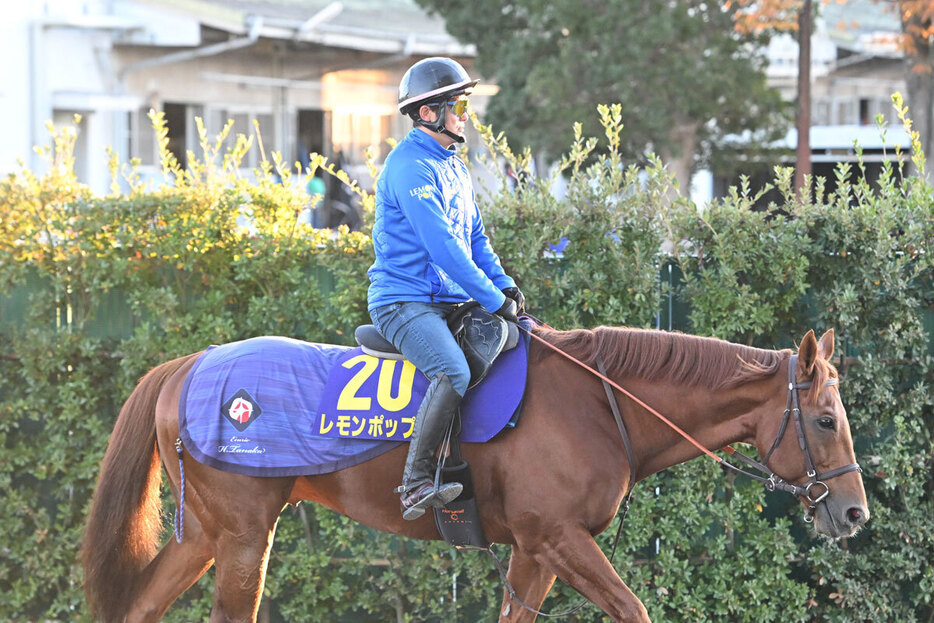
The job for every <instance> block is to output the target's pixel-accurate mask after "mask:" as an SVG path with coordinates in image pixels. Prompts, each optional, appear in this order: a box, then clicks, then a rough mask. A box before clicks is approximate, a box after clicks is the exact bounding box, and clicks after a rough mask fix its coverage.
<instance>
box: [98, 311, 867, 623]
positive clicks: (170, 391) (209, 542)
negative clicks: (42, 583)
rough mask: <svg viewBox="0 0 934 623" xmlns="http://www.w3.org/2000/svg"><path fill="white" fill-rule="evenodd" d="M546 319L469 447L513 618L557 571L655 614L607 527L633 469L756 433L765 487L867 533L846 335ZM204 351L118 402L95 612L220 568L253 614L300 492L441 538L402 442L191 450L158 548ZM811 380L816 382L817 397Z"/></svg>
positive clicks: (369, 520)
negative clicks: (371, 451) (361, 455)
mask: <svg viewBox="0 0 934 623" xmlns="http://www.w3.org/2000/svg"><path fill="white" fill-rule="evenodd" d="M530 333H531V336H532V337H535V340H531V344H530V346H529V351H528V377H527V378H528V380H527V389H526V392H525V397H524V400H523V406H522V411H521V416H520V418H519V420H518V424H517V426H516V427H515V428H513V429H507V430H505V431H503V432H500V433H499V434H498V435H497V436H496V437H494V438H493V439H492V440H490V441H488V442H486V443H465V444H462V448H461V450H462V453H463V457H464V458H465V459H466V460H467V461H468V462H469V464H470V465H471V468H472V471H473V483H474V490H475V495H476V500H477V501H478V505H479V514H480V519H481V523H482V526H483V530H484V532H485V534H486V536H487V537H488V538H489V540H490V541H492V542H495V543H500V544H508V545H510V546H511V555H510V559H509V563H508V569H507V571H506V578H507V579H508V583H509V585H511V587H512V588H513V590H514V592H511V591H509V590H508V588H509V587H508V585H507V589H506V590H504V593H503V598H502V603H501V607H500V610H499V614H498V620H499V622H500V623H507V622H508V623H517V622H529V621H535V620H536V617H537V614H540V613H536V611H535V610H536V609H537V608H540V607H541V604H542V602H543V601H544V599H545V597H546V595H547V594H548V592H549V591H550V589H551V587H552V585H553V583H554V581H555V580H556V578H560V579H561V580H562V581H564V582H565V583H567V584H569V585H570V586H571V587H573V588H574V589H575V590H577V591H578V592H579V593H580V594H581V595H583V596H584V597H585V598H586V599H587V600H589V601H590V602H592V603H593V604H595V605H596V606H597V607H599V608H600V609H601V610H603V612H605V613H606V615H607V616H608V617H609V618H611V619H612V620H613V621H617V622H621V621H627V622H648V621H649V617H648V614H647V611H646V608H645V606H644V605H643V604H642V602H641V601H640V600H639V599H638V597H636V595H635V594H634V593H633V591H632V590H631V589H630V588H629V587H628V586H627V585H626V584H625V583H624V582H623V580H622V579H620V577H619V575H618V574H617V572H616V570H615V569H614V568H613V566H612V565H611V563H610V562H609V561H608V559H607V558H606V556H605V555H604V553H603V552H602V551H601V549H600V548H599V547H598V545H597V543H596V542H595V541H594V537H595V535H598V534H600V533H601V532H603V531H604V530H605V529H606V528H607V527H608V526H609V525H610V523H611V522H612V521H613V519H614V517H615V516H616V514H617V512H618V510H619V508H620V505H621V503H622V501H623V500H624V498H625V497H626V496H627V494H628V493H629V492H630V489H631V487H632V483H634V482H637V481H639V480H642V479H644V478H646V477H648V476H650V475H651V474H654V473H656V472H659V471H661V470H664V469H666V468H668V467H671V466H673V465H676V464H679V463H682V462H684V461H687V460H690V459H692V458H695V457H698V456H701V455H702V453H703V452H705V451H709V450H705V449H718V448H723V447H724V446H727V445H728V444H733V443H737V442H741V443H747V444H752V445H753V446H755V447H756V449H757V450H758V452H759V455H760V456H764V457H766V458H765V459H764V460H763V463H758V462H755V461H752V459H750V461H752V462H753V463H755V464H756V465H759V466H761V467H763V468H765V469H767V470H768V471H769V472H771V475H770V477H769V478H768V479H763V480H765V481H766V482H767V487H769V488H779V489H784V490H786V491H789V492H791V493H792V494H794V495H796V496H797V497H798V498H799V499H800V501H801V502H802V504H803V505H804V506H805V507H807V508H808V509H809V514H811V515H812V516H813V527H814V529H815V530H816V531H817V532H818V533H820V534H823V535H826V536H827V537H830V538H834V539H836V538H841V537H847V536H851V535H853V534H855V533H856V532H857V531H858V529H859V528H860V527H861V526H862V525H863V524H864V523H865V522H866V521H867V520H868V518H869V511H868V508H867V501H866V494H865V491H864V489H863V482H862V478H861V475H860V472H859V469H858V466H857V465H856V463H855V457H854V450H853V442H852V439H851V436H850V429H849V423H848V421H847V415H846V411H845V409H844V407H843V404H842V402H841V399H840V393H839V390H838V386H837V384H836V381H837V371H836V369H835V367H834V366H833V364H832V360H831V358H832V355H833V349H834V335H833V331H832V330H830V331H827V332H826V333H825V334H824V335H823V336H822V337H821V338H820V340H818V339H817V338H816V337H815V334H814V332H813V331H810V332H808V333H807V334H806V335H805V336H804V338H803V339H802V340H801V342H800V345H799V347H798V350H797V354H795V353H794V352H793V351H792V350H789V349H785V350H767V349H757V348H753V347H749V346H744V345H738V344H733V343H730V342H727V341H722V340H719V339H716V338H707V337H697V336H691V335H687V334H682V333H670V332H665V331H657V330H642V329H630V328H620V327H598V328H596V329H577V330H571V331H559V330H554V329H550V328H547V327H536V328H534V329H533V330H532V331H531V332H530ZM556 351H558V352H556ZM559 353H563V354H565V355H566V356H561V355H560V354H559ZM198 355H199V353H195V354H191V355H187V356H183V357H180V358H178V359H175V360H173V361H169V362H166V363H163V364H161V365H159V366H157V367H156V368H154V369H152V370H151V371H150V372H148V373H147V374H146V375H145V376H144V377H143V378H142V379H141V380H140V382H139V384H138V385H137V387H136V389H135V390H134V391H133V392H132V394H131V395H130V397H129V398H128V399H127V401H126V403H125V404H124V405H123V407H122V408H121V410H120V413H119V415H118V418H117V421H116V424H115V427H114V430H113V433H112V435H111V438H110V441H109V444H108V447H107V450H106V453H105V456H104V458H103V460H102V464H101V470H100V476H99V482H98V484H97V487H96V490H95V493H94V497H93V502H92V506H91V510H90V512H89V519H88V522H87V526H86V531H85V535H84V542H83V545H82V550H81V557H82V562H83V566H84V574H85V575H84V577H85V591H86V594H87V599H88V605H89V609H90V611H91V612H92V614H93V615H94V616H95V617H97V618H98V619H99V620H103V621H107V622H110V621H126V622H127V623H137V622H144V621H158V620H159V619H160V618H161V617H162V615H163V614H164V613H165V612H166V611H167V610H168V608H169V607H170V606H171V604H172V603H173V602H174V601H175V599H176V598H178V597H179V596H180V595H181V594H182V593H183V592H184V591H185V590H186V589H188V588H189V587H190V586H191V585H192V584H193V583H194V582H195V581H196V580H198V578H199V577H201V575H202V574H203V573H205V571H207V570H208V569H209V568H210V567H211V565H212V564H213V565H214V566H215V568H216V583H215V590H214V601H213V609H212V615H211V619H210V620H211V621H212V622H219V621H255V620H256V616H257V612H258V608H259V602H260V597H261V595H262V590H263V582H264V577H265V572H266V566H267V562H268V558H269V552H270V549H271V545H272V541H273V535H274V532H275V528H276V523H277V521H278V518H279V515H280V513H281V512H282V510H283V509H284V507H285V506H286V504H289V503H292V504H295V503H298V502H299V501H301V500H311V501H314V502H317V503H319V504H323V505H324V506H326V507H328V508H330V509H333V510H334V511H337V512H338V513H341V514H343V515H346V516H347V517H350V518H351V519H354V520H356V521H358V522H361V523H363V524H366V525H368V526H370V527H372V528H375V529H377V530H382V531H385V532H389V533H393V534H397V535H403V536H406V537H411V538H415V539H439V538H440V537H439V534H438V531H437V528H436V526H435V524H434V522H433V521H432V519H431V517H430V515H431V513H428V514H426V515H425V516H423V517H421V518H419V519H417V520H415V521H404V520H403V519H402V516H401V514H400V510H399V500H398V497H397V495H395V494H394V493H393V488H394V486H395V485H396V484H397V481H398V479H399V477H400V474H401V473H402V467H403V463H404V461H405V456H406V450H407V448H406V447H405V444H400V445H399V446H397V447H394V448H393V449H392V450H390V451H389V452H386V453H384V454H381V455H379V456H377V457H376V458H372V459H369V460H367V461H365V462H363V463H360V464H358V465H355V466H353V467H349V468H346V469H341V470H339V471H334V472H331V473H325V474H320V475H315V476H290V477H275V478H261V477H252V476H244V475H239V474H235V473H230V472H226V471H220V470H217V469H214V468H212V467H209V466H207V465H204V464H200V463H198V462H196V461H195V460H194V459H193V458H192V457H190V456H187V455H186V456H185V457H184V463H183V468H184V474H185V479H186V480H185V486H186V488H187V491H186V492H185V498H184V501H185V505H186V508H185V524H184V539H183V540H182V542H181V543H179V542H177V541H176V539H169V540H168V543H166V544H165V545H164V546H163V547H162V548H161V550H160V551H158V552H157V551H156V549H157V544H158V537H159V532H160V528H161V526H160V521H159V511H160V508H159V506H160V497H159V490H160V483H161V479H162V475H161V474H162V470H163V469H164V470H165V473H166V474H167V475H168V480H169V484H170V488H171V492H172V495H173V496H174V498H175V500H176V503H178V500H179V489H180V485H181V482H182V481H181V479H180V471H181V470H180V465H179V460H178V459H177V453H176V448H175V445H174V444H175V442H176V439H177V438H178V436H179V416H178V405H179V396H180V392H181V388H182V385H183V382H184V381H185V378H186V374H187V372H188V370H189V369H190V368H191V367H192V365H193V363H194V361H195V360H196V358H197V357H198ZM592 366H597V367H601V370H605V374H606V377H608V380H609V381H611V382H612V383H613V387H614V389H613V390H612V395H611V397H613V398H618V399H619V400H618V404H619V405H621V408H620V409H619V414H620V416H621V424H622V425H624V427H625V430H627V431H628V432H629V437H630V439H629V442H628V443H624V440H623V439H622V437H624V436H625V434H623V435H621V430H622V429H621V427H618V425H617V423H616V420H615V418H614V416H613V414H612V411H613V410H614V408H611V406H610V402H611V401H610V400H608V394H610V390H607V389H606V387H605V385H604V382H603V380H601V379H600V378H598V375H595V374H593V373H592ZM798 388H802V389H805V388H806V389H807V391H806V392H802V398H801V401H800V404H799V401H798V392H797V389H798ZM620 390H624V391H625V392H626V393H625V394H624V393H622V392H621V391H620ZM792 394H793V395H794V400H793V401H792ZM614 402H615V400H614ZM655 410H657V411H655ZM790 412H795V413H794V414H795V423H794V426H792V425H790V424H789V413H790ZM783 413H784V417H783ZM661 414H664V415H663V416H662V415H661ZM663 418H664V419H663ZM665 419H667V420H668V422H666V421H664V420H665ZM794 429H796V430H797V435H796V434H795V433H792V432H791V430H794ZM802 439H804V440H805V443H802ZM627 447H629V448H631V449H630V450H629V451H628V452H627V450H626V448H627ZM713 456H719V455H713ZM831 479H832V480H831ZM532 483H534V485H533V484H532ZM769 484H771V486H769ZM818 484H819V485H821V487H820V488H818V489H816V490H815V489H814V485H818ZM542 492H544V493H545V494H544V495H543V494H542Z"/></svg>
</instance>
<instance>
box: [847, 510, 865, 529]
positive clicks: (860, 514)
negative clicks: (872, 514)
mask: <svg viewBox="0 0 934 623" xmlns="http://www.w3.org/2000/svg"><path fill="white" fill-rule="evenodd" d="M846 518H847V520H848V521H849V522H850V523H851V524H852V525H854V526H859V525H862V524H864V523H866V511H865V510H863V509H862V508H860V507H859V506H853V507H851V508H850V509H849V510H848V511H847V512H846Z"/></svg>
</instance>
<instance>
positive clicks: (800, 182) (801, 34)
mask: <svg viewBox="0 0 934 623" xmlns="http://www.w3.org/2000/svg"><path fill="white" fill-rule="evenodd" d="M811 4H812V0H804V2H803V3H802V6H801V12H800V13H799V14H798V111H797V112H798V147H797V151H796V152H795V190H797V192H798V196H799V197H800V198H801V199H802V200H805V199H810V195H811V189H810V188H805V187H804V178H805V176H807V175H810V174H811V23H812V17H811Z"/></svg>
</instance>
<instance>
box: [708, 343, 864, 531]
mask: <svg viewBox="0 0 934 623" xmlns="http://www.w3.org/2000/svg"><path fill="white" fill-rule="evenodd" d="M797 364H798V355H792V356H791V358H790V359H789V360H788V400H787V401H786V403H785V413H784V415H783V416H782V424H781V426H780V427H779V429H778V434H777V435H776V436H775V441H773V442H772V447H771V448H769V451H768V452H767V453H766V455H765V458H764V459H763V460H762V462H761V463H760V462H759V461H756V460H755V459H751V458H749V457H748V456H746V455H745V454H743V453H742V452H738V451H736V450H735V449H733V448H732V447H731V446H728V447H726V448H723V450H724V451H725V452H727V454H729V455H731V456H735V457H736V458H738V459H739V460H740V461H742V462H743V463H745V464H746V465H749V466H750V467H752V468H754V469H757V470H759V471H760V472H762V473H763V474H768V477H763V476H759V475H757V474H753V473H751V472H749V471H746V470H744V469H740V468H739V467H736V466H735V465H732V464H730V463H728V462H726V461H723V462H722V465H723V466H724V467H725V468H727V469H732V470H733V471H736V472H738V473H740V474H744V475H746V476H749V477H750V478H752V479H754V480H758V481H759V482H761V483H763V484H764V485H765V488H766V489H767V490H768V491H785V492H787V493H790V494H791V495H794V496H796V497H798V496H800V497H803V498H805V499H806V500H807V501H808V511H807V513H805V515H804V521H806V522H808V523H810V522H812V521H814V513H815V512H816V511H817V505H818V504H820V503H821V502H823V501H824V500H825V499H826V498H827V496H828V495H830V487H829V486H828V485H827V483H826V481H827V480H830V479H831V478H836V477H837V476H842V475H843V474H848V473H850V472H860V473H862V471H863V470H862V468H861V467H860V466H859V463H850V464H849V465H844V466H843V467H838V468H836V469H831V470H829V471H826V472H823V473H818V472H817V467H816V466H815V465H814V458H813V457H812V456H811V448H810V446H809V445H808V437H807V433H805V431H804V422H802V421H801V403H800V400H799V398H798V390H799V389H808V388H810V387H811V381H805V382H803V383H799V382H798V381H797V379H796V378H795V369H796V368H797ZM837 383H838V381H837V379H836V378H829V379H827V382H826V383H824V386H825V387H830V386H833V385H837ZM792 417H793V418H794V423H795V431H796V432H797V435H798V447H800V448H801V452H802V453H803V454H804V463H805V466H806V467H807V477H808V480H807V482H805V483H804V484H801V485H795V484H792V483H790V482H787V481H785V480H784V479H783V478H781V477H779V476H778V475H776V474H775V472H773V471H772V470H771V469H769V467H768V463H769V459H770V458H771V457H772V453H773V452H775V450H776V448H778V446H779V445H780V444H781V442H782V439H784V437H785V431H786V430H787V428H788V421H789V420H790V419H791V418H792ZM815 485H820V486H821V487H823V491H822V492H820V494H819V495H817V496H816V497H815V496H814V494H813V493H812V491H811V490H812V489H813V488H814V486H815Z"/></svg>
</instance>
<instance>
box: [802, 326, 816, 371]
mask: <svg viewBox="0 0 934 623" xmlns="http://www.w3.org/2000/svg"><path fill="white" fill-rule="evenodd" d="M817 357H818V346H817V338H816V337H814V331H813V329H812V330H811V331H808V332H807V335H805V336H804V339H803V340H801V346H799V347H798V370H800V371H801V372H802V374H801V376H802V377H810V376H811V374H812V373H813V372H814V364H815V363H816V362H817Z"/></svg>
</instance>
